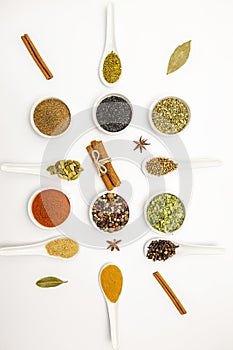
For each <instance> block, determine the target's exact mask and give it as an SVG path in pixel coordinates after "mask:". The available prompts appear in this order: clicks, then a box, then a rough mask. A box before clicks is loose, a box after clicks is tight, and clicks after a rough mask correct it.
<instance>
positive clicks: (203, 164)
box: [141, 156, 222, 177]
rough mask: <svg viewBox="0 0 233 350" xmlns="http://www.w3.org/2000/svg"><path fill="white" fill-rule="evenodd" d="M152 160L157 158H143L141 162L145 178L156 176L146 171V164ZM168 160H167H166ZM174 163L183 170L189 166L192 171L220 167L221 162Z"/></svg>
mask: <svg viewBox="0 0 233 350" xmlns="http://www.w3.org/2000/svg"><path fill="white" fill-rule="evenodd" d="M153 158H158V157H152V156H151V157H147V158H145V159H144V160H143V161H142V165H141V167H142V171H143V173H144V174H145V175H146V176H153V177H154V176H156V175H153V174H149V173H148V171H147V169H146V163H147V162H148V161H149V160H150V159H153ZM168 159H169V158H168ZM174 162H175V163H177V164H178V168H179V165H181V166H183V167H184V168H185V167H190V165H191V168H192V169H200V168H211V167H219V166H221V165H222V162H221V160H217V159H194V160H191V161H190V162H188V161H182V160H180V161H174Z"/></svg>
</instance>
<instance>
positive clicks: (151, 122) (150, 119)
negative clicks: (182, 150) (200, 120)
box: [149, 96, 191, 136]
mask: <svg viewBox="0 0 233 350" xmlns="http://www.w3.org/2000/svg"><path fill="white" fill-rule="evenodd" d="M167 98H173V99H174V98H175V99H177V100H180V101H181V102H182V103H183V104H184V105H185V106H186V107H187V109H188V112H189V120H188V122H187V124H186V125H185V127H184V128H183V129H182V130H180V131H178V132H177V133H175V134H166V133H163V132H162V131H160V130H159V129H157V128H156V126H155V125H154V123H153V121H152V112H153V109H154V107H155V105H156V104H157V103H159V102H161V101H162V100H165V99H167ZM190 119H191V110H190V107H189V105H188V103H187V102H186V101H185V100H183V99H182V98H180V97H177V96H164V97H161V98H159V99H156V100H154V102H153V103H152V104H151V106H150V108H149V123H150V126H151V128H152V129H153V130H154V131H156V132H157V133H158V134H159V135H163V136H175V135H179V134H180V133H181V132H183V131H184V130H185V129H186V127H187V126H188V124H189V123H190Z"/></svg>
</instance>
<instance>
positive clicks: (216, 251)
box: [178, 244, 225, 255]
mask: <svg viewBox="0 0 233 350" xmlns="http://www.w3.org/2000/svg"><path fill="white" fill-rule="evenodd" d="M182 248H183V249H182ZM178 249H179V248H178ZM181 249H182V254H183V255H202V254H208V255H220V254H224V252H225V248H224V247H220V246H207V245H203V246H202V245H185V244H184V245H181Z"/></svg>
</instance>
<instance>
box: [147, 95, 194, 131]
mask: <svg viewBox="0 0 233 350" xmlns="http://www.w3.org/2000/svg"><path fill="white" fill-rule="evenodd" d="M190 117H191V112H190V108H189V106H188V104H187V103H186V102H185V101H184V100H182V99H181V98H178V97H174V96H169V97H164V98H162V99H161V100H159V101H157V102H156V103H153V105H152V108H151V110H150V114H149V121H150V124H151V126H152V128H153V129H155V130H156V131H158V132H160V133H162V134H165V135H173V134H177V133H179V132H181V131H182V130H183V129H184V128H185V127H186V126H187V124H188V123H189V121H190Z"/></svg>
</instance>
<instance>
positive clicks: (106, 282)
mask: <svg viewBox="0 0 233 350" xmlns="http://www.w3.org/2000/svg"><path fill="white" fill-rule="evenodd" d="M100 283H101V287H102V289H103V292H104V294H105V296H106V298H107V299H108V300H109V301H111V302H112V303H116V302H117V301H118V299H119V297H120V294H121V290H122V285H123V276H122V273H121V270H120V269H119V267H117V266H116V265H107V266H106V267H104V268H103V270H102V271H101V273H100Z"/></svg>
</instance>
